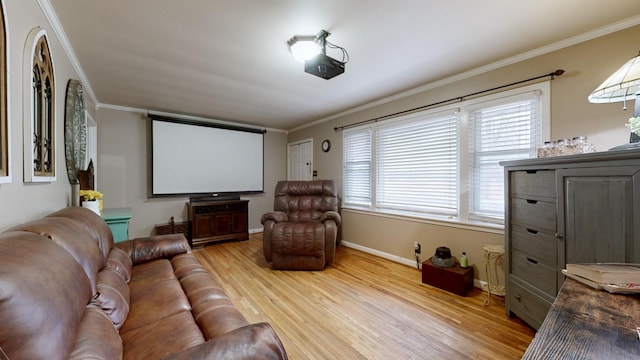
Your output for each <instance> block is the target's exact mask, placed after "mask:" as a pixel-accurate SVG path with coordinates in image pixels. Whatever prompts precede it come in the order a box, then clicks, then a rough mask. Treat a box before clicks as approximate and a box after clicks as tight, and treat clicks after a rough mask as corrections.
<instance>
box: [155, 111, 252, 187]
mask: <svg viewBox="0 0 640 360" xmlns="http://www.w3.org/2000/svg"><path fill="white" fill-rule="evenodd" d="M150 119H151V196H171V195H176V196H180V195H213V196H217V195H218V194H231V193H233V194H236V193H260V192H263V191H264V186H263V184H264V180H263V174H264V164H263V162H264V132H265V131H264V130H258V129H251V128H241V127H233V126H226V125H219V124H211V123H200V122H189V121H183V120H177V119H171V118H165V117H157V116H150Z"/></svg>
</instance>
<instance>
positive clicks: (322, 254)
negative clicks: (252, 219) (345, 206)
mask: <svg viewBox="0 0 640 360" xmlns="http://www.w3.org/2000/svg"><path fill="white" fill-rule="evenodd" d="M274 196H275V199H274V204H273V210H274V211H272V212H268V213H266V214H264V215H262V219H261V222H262V224H263V225H264V232H263V234H262V239H263V249H264V256H265V258H266V260H267V261H270V262H271V266H272V268H274V269H280V270H322V269H324V268H325V266H326V264H329V263H331V262H332V261H333V259H334V257H335V252H336V241H337V236H338V227H339V226H340V223H341V221H342V219H341V217H340V214H339V213H338V196H337V191H336V185H335V183H334V181H333V180H312V181H279V182H278V183H277V184H276V189H275V193H274Z"/></svg>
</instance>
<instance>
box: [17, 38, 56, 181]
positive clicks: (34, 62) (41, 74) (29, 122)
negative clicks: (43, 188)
mask: <svg viewBox="0 0 640 360" xmlns="http://www.w3.org/2000/svg"><path fill="white" fill-rule="evenodd" d="M27 46H28V48H27V49H26V50H25V53H26V54H28V55H29V56H28V57H26V56H25V70H26V69H29V71H28V72H27V71H25V73H26V74H30V78H29V79H28V80H27V81H28V83H29V87H28V88H27V89H28V93H25V95H24V96H25V98H26V99H25V101H24V103H25V105H24V106H25V108H24V111H25V115H26V116H25V119H24V121H25V131H24V136H25V139H24V142H25V144H24V146H25V149H24V153H25V161H24V172H25V181H26V182H40V181H53V180H55V120H54V116H55V115H54V114H55V108H54V104H55V101H54V99H55V82H54V76H53V62H52V60H51V54H50V51H49V43H48V41H47V36H46V33H45V31H44V30H42V29H39V28H35V29H33V30H32V31H31V32H30V33H29V40H28V41H27ZM27 59H28V60H27ZM27 66H28V68H27ZM26 74H25V76H27V75H26ZM27 89H25V91H27ZM27 114H29V115H27Z"/></svg>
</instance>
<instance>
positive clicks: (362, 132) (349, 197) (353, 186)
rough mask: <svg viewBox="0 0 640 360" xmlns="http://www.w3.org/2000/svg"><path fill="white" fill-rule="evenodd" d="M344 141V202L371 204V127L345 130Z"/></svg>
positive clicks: (349, 203)
mask: <svg viewBox="0 0 640 360" xmlns="http://www.w3.org/2000/svg"><path fill="white" fill-rule="evenodd" d="M343 142H344V203H345V205H355V206H371V205H372V203H371V198H372V187H371V181H372V179H371V178H372V173H373V167H372V164H373V162H372V160H373V159H372V136H371V128H370V127H367V128H362V129H354V130H345V131H344V134H343Z"/></svg>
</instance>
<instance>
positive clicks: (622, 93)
mask: <svg viewBox="0 0 640 360" xmlns="http://www.w3.org/2000/svg"><path fill="white" fill-rule="evenodd" d="M638 90H640V54H639V55H638V56H636V57H634V58H633V59H631V60H629V61H627V62H626V63H625V64H624V65H622V67H621V68H620V69H618V70H617V71H616V72H615V73H613V75H611V76H609V78H608V79H607V80H605V81H604V82H603V83H602V84H601V85H600V86H598V87H597V88H596V89H595V90H593V92H592V93H591V95H589V97H588V98H589V102H592V103H610V102H618V101H625V100H632V99H635V98H636V95H637V93H638Z"/></svg>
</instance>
